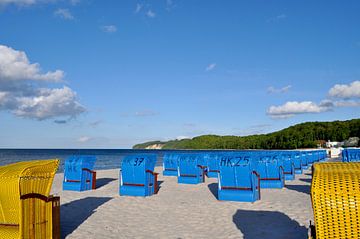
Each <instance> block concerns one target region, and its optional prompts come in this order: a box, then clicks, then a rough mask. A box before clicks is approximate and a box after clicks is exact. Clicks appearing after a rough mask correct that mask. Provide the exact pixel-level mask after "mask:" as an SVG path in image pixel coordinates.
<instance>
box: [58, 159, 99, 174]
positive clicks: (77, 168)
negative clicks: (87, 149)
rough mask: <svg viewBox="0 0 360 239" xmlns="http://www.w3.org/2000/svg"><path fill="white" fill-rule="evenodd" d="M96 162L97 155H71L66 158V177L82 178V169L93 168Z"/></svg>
mask: <svg viewBox="0 0 360 239" xmlns="http://www.w3.org/2000/svg"><path fill="white" fill-rule="evenodd" d="M95 162H96V157H95V156H71V157H69V158H67V159H66V160H65V166H64V171H65V178H67V179H80V178H81V174H82V170H83V169H88V170H93V169H94V165H95Z"/></svg>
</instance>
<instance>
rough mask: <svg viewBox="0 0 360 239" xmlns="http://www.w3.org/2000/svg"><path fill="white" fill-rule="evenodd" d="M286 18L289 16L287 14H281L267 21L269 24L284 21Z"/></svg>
mask: <svg viewBox="0 0 360 239" xmlns="http://www.w3.org/2000/svg"><path fill="white" fill-rule="evenodd" d="M285 18H287V16H286V15H285V14H279V15H277V16H275V17H271V18H269V19H268V20H267V22H279V21H281V20H284V19H285Z"/></svg>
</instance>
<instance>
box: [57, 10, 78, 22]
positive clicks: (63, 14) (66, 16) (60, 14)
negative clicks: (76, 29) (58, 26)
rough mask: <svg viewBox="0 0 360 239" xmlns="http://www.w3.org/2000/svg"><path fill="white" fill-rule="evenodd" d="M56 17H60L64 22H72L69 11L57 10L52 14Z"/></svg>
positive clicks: (72, 17)
mask: <svg viewBox="0 0 360 239" xmlns="http://www.w3.org/2000/svg"><path fill="white" fill-rule="evenodd" d="M54 15H55V16H56V17H60V18H62V19H65V20H73V19H74V16H73V15H72V14H71V12H70V10H69V9H66V8H59V9H57V10H56V11H55V12H54Z"/></svg>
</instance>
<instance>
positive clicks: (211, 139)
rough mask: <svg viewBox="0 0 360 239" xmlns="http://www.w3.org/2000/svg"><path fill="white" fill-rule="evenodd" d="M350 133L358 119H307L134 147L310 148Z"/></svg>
mask: <svg viewBox="0 0 360 239" xmlns="http://www.w3.org/2000/svg"><path fill="white" fill-rule="evenodd" d="M349 137H360V119H353V120H346V121H333V122H307V123H301V124H297V125H294V126H291V127H288V128H286V129H283V130H280V131H277V132H273V133H269V134H260V135H249V136H218V135H202V136H198V137H194V138H192V139H183V140H170V141H167V142H161V141H154V142H147V143H143V144H137V145H134V147H133V148H134V149H144V148H147V147H149V146H151V145H154V144H156V145H158V146H159V147H160V148H162V149H295V148H313V147H316V146H317V145H318V144H319V143H324V141H327V140H330V141H343V140H346V139H348V138H349Z"/></svg>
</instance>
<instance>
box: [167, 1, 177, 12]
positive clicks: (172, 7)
mask: <svg viewBox="0 0 360 239" xmlns="http://www.w3.org/2000/svg"><path fill="white" fill-rule="evenodd" d="M175 7H176V5H175V4H174V1H173V0H166V10H167V11H171V10H172V9H174V8H175Z"/></svg>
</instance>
